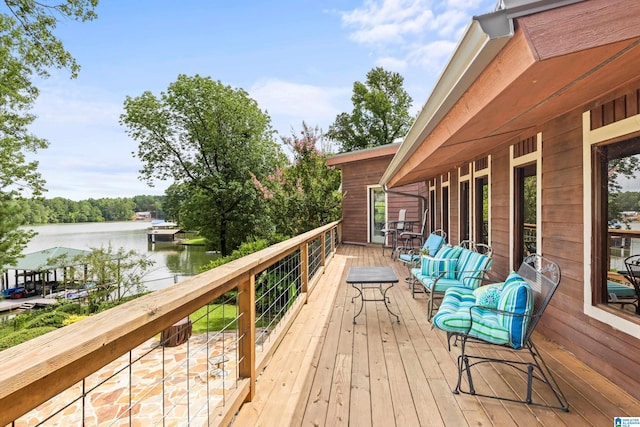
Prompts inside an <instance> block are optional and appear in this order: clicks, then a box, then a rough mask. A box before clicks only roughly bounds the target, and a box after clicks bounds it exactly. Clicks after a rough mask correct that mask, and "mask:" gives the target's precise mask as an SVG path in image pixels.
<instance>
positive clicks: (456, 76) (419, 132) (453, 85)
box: [380, 10, 514, 186]
mask: <svg viewBox="0 0 640 427" xmlns="http://www.w3.org/2000/svg"><path fill="white" fill-rule="evenodd" d="M513 34H514V28H513V21H512V20H511V19H509V18H508V17H507V14H506V12H505V11H504V10H500V11H497V12H493V13H489V14H486V15H481V16H477V17H474V18H473V20H472V21H471V24H470V25H469V27H467V30H466V32H465V34H464V36H463V37H462V39H461V40H460V43H458V46H457V47H456V49H455V51H454V53H453V55H452V57H451V59H450V60H449V62H448V64H447V66H446V67H445V69H444V71H443V72H442V74H441V76H440V78H439V79H438V82H437V83H436V85H435V87H434V89H433V91H432V92H431V95H430V96H429V98H428V99H427V102H426V103H425V104H424V106H423V107H422V110H421V111H420V114H419V115H418V117H417V118H416V121H415V122H414V123H413V126H411V129H409V132H408V133H407V136H406V137H405V139H404V142H403V144H402V145H401V146H400V148H399V149H398V152H397V153H396V155H395V156H394V158H393V159H392V161H391V163H390V164H389V167H388V168H387V170H386V171H385V173H384V174H383V176H382V178H381V179H380V184H381V185H383V186H385V185H387V184H389V182H390V181H391V178H392V177H393V176H394V175H395V174H396V173H397V172H398V170H399V168H400V167H401V166H402V165H403V164H404V163H405V162H406V161H407V160H408V159H409V157H410V156H411V155H412V154H413V152H414V151H415V150H416V149H417V147H418V146H419V145H420V144H421V143H422V141H423V140H424V139H425V137H426V136H427V135H428V134H429V133H430V132H431V131H432V130H433V129H434V127H435V126H436V125H437V124H438V122H440V120H442V118H443V117H444V116H445V115H446V114H447V112H448V111H449V110H450V109H451V107H453V105H455V103H456V102H457V101H458V100H459V99H460V97H461V96H462V95H463V94H464V93H465V91H466V90H467V89H468V88H469V87H470V86H471V84H473V82H474V81H475V80H476V78H477V77H478V76H479V75H480V73H482V71H483V70H484V69H485V68H486V66H487V65H489V63H490V62H491V61H492V60H493V58H495V56H496V55H497V54H498V52H500V50H501V49H502V48H503V47H504V45H505V44H506V43H507V42H508V41H509V39H510V38H511V37H513Z"/></svg>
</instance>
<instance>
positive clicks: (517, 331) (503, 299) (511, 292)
mask: <svg viewBox="0 0 640 427" xmlns="http://www.w3.org/2000/svg"><path fill="white" fill-rule="evenodd" d="M498 310H503V311H506V312H511V313H517V314H525V315H531V312H532V310H533V293H532V292H531V287H530V286H529V284H528V283H527V282H525V281H524V280H512V281H510V282H509V283H507V282H505V284H504V286H503V287H502V291H501V292H500V300H499V301H498ZM530 320H531V319H530V317H528V316H510V315H508V314H498V322H499V323H500V324H502V326H503V327H504V328H505V329H507V330H508V331H509V334H510V341H511V346H512V347H513V348H516V349H517V348H521V347H522V346H523V345H524V337H525V334H526V332H527V327H528V326H529V321H530Z"/></svg>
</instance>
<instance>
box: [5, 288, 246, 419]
mask: <svg viewBox="0 0 640 427" xmlns="http://www.w3.org/2000/svg"><path fill="white" fill-rule="evenodd" d="M236 300H237V298H236V292H229V293H227V294H225V295H223V296H222V297H220V298H218V299H217V300H216V301H215V302H212V303H210V304H208V305H206V306H204V307H202V308H201V309H199V310H197V311H196V312H194V313H192V314H191V315H190V316H189V317H188V318H185V319H183V321H181V322H178V323H176V324H175V325H174V326H173V327H171V328H169V329H167V330H165V331H164V332H163V333H162V334H160V335H158V336H155V337H153V338H151V339H150V340H147V341H146V342H144V343H143V344H141V345H140V346H138V347H136V348H135V349H133V350H131V351H129V352H128V353H127V354H125V355H123V356H121V357H119V358H118V359H116V360H114V361H113V362H111V363H109V364H108V365H106V366H104V367H103V368H102V369H100V370H98V371H97V372H95V373H94V374H92V375H90V376H88V377H86V378H85V379H84V380H82V381H81V382H79V383H77V384H76V385H74V386H72V387H70V388H68V389H67V390H65V391H64V392H62V393H60V394H58V395H57V396H56V397H54V398H53V399H50V400H49V401H47V402H46V403H44V404H43V405H40V406H39V407H38V408H35V409H34V410H32V411H31V412H29V413H27V414H25V415H24V416H23V417H20V418H19V419H18V420H16V421H15V422H14V425H15V426H21V425H28V426H38V425H96V426H97V425H101V426H120V425H150V426H155V425H161V426H165V425H190V426H206V425H209V423H210V421H211V420H210V419H209V417H210V415H211V413H212V411H213V410H214V409H215V408H216V407H217V406H218V405H221V404H224V403H225V401H226V399H227V397H228V395H229V393H230V391H231V390H233V389H234V388H235V387H236V386H237V382H238V378H239V375H238V366H239V363H240V360H239V352H238V348H239V347H240V343H241V341H242V339H243V338H244V337H242V336H238V333H237V330H238V327H237V325H238V320H239V316H238V307H237V302H236Z"/></svg>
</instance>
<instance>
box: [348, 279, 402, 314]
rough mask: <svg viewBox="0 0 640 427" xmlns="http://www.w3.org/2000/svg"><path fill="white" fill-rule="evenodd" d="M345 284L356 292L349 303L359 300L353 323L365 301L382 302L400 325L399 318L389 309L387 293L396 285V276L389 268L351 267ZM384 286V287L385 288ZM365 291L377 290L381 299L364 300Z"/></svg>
mask: <svg viewBox="0 0 640 427" xmlns="http://www.w3.org/2000/svg"><path fill="white" fill-rule="evenodd" d="M347 283H348V284H350V285H351V286H352V287H353V288H354V289H355V290H357V291H358V295H356V296H354V297H353V298H351V302H354V301H355V300H356V299H357V298H360V300H361V301H360V302H361V304H360V309H359V310H358V312H357V313H356V314H355V315H354V316H353V323H354V324H355V323H356V317H358V316H359V315H360V313H362V308H363V307H364V302H365V301H382V302H384V306H385V307H386V308H387V311H388V312H389V314H391V315H393V316H395V317H396V319H397V321H398V323H400V317H399V316H398V315H397V314H395V313H394V312H393V311H391V308H389V298H388V297H387V292H388V291H389V289H391V288H392V287H393V285H394V284H396V283H398V276H396V273H395V272H394V271H393V268H391V267H351V268H350V269H349V273H348V274H347ZM385 285H386V286H385ZM365 289H378V290H379V291H380V295H381V296H382V298H365V296H364V290H365Z"/></svg>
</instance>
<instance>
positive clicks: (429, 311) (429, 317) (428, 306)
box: [424, 287, 433, 321]
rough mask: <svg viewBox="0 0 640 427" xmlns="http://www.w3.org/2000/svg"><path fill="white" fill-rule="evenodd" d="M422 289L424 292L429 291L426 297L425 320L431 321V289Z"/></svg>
mask: <svg viewBox="0 0 640 427" xmlns="http://www.w3.org/2000/svg"><path fill="white" fill-rule="evenodd" d="M424 289H425V292H428V293H429V296H428V297H427V298H428V299H427V320H428V321H431V318H432V317H433V289H427V288H426V287H425V288H424Z"/></svg>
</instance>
